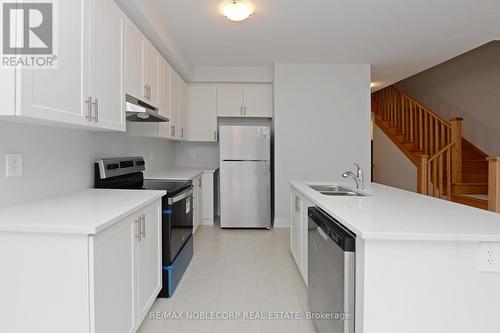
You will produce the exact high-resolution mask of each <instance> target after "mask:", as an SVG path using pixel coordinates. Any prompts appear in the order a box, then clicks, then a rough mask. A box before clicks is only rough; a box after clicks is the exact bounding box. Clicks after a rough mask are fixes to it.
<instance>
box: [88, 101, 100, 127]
mask: <svg viewBox="0 0 500 333" xmlns="http://www.w3.org/2000/svg"><path fill="white" fill-rule="evenodd" d="M98 103H99V100H98V99H97V98H95V99H94V101H92V97H91V98H90V120H91V121H93V122H95V123H97V112H98V110H97V109H98Z"/></svg>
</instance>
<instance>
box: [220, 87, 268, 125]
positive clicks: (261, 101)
mask: <svg viewBox="0 0 500 333" xmlns="http://www.w3.org/2000/svg"><path fill="white" fill-rule="evenodd" d="M272 110H273V92H272V86H271V85H269V84H262V85H253V84H248V85H239V86H226V85H221V86H218V87H217V115H218V116H219V117H264V118H272V114H273V112H272Z"/></svg>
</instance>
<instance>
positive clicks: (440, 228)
mask: <svg viewBox="0 0 500 333" xmlns="http://www.w3.org/2000/svg"><path fill="white" fill-rule="evenodd" d="M307 184H335V183H319V182H298V181H293V182H290V185H291V186H292V187H293V188H294V189H296V190H297V191H298V192H300V193H302V194H303V195H304V196H305V197H306V198H308V199H309V200H311V201H312V202H313V203H314V204H315V205H317V206H319V207H320V208H322V209H323V210H324V211H326V212H327V213H328V214H330V215H331V216H332V217H334V218H336V219H338V220H339V221H340V222H341V223H342V224H344V225H345V226H346V227H347V228H349V229H351V230H352V231H353V232H354V233H356V235H357V236H358V237H360V238H363V239H386V240H429V241H496V242H498V241H500V214H498V213H493V212H488V211H486V210H482V209H478V208H473V207H469V206H464V205H460V204H457V203H454V202H450V201H446V200H441V199H436V198H432V197H429V196H424V195H420V194H417V193H413V192H408V191H403V190H399V189H396V188H393V187H389V186H385V185H381V184H376V183H371V184H368V185H367V186H366V188H365V189H364V190H360V191H359V192H363V193H366V194H368V195H369V196H366V197H356V196H353V197H339V196H337V197H336V196H326V195H323V194H321V193H319V192H317V191H315V190H313V189H311V188H310V187H309V186H307ZM337 184H338V185H342V186H346V184H342V183H337ZM346 187H351V188H352V185H348V186H346Z"/></svg>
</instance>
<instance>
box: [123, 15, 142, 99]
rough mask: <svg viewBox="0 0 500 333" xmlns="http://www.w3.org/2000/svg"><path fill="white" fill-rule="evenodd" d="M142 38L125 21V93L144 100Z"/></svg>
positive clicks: (131, 25)
mask: <svg viewBox="0 0 500 333" xmlns="http://www.w3.org/2000/svg"><path fill="white" fill-rule="evenodd" d="M143 39H144V37H143V35H142V33H141V32H140V31H139V29H137V27H136V26H135V25H134V23H132V21H130V20H129V19H127V29H126V34H125V64H126V66H125V93H126V94H128V95H130V96H132V97H135V98H137V99H144V93H145V90H144V87H143V82H142V41H143Z"/></svg>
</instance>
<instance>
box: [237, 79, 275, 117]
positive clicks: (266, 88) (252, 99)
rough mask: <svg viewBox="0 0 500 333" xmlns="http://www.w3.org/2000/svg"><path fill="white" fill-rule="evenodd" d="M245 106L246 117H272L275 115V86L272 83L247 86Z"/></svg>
mask: <svg viewBox="0 0 500 333" xmlns="http://www.w3.org/2000/svg"><path fill="white" fill-rule="evenodd" d="M244 106H245V109H244V113H245V116H246V117H266V118H271V117H272V115H273V112H272V110H273V88H272V87H271V86H270V85H256V86H246V87H245V92H244Z"/></svg>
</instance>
